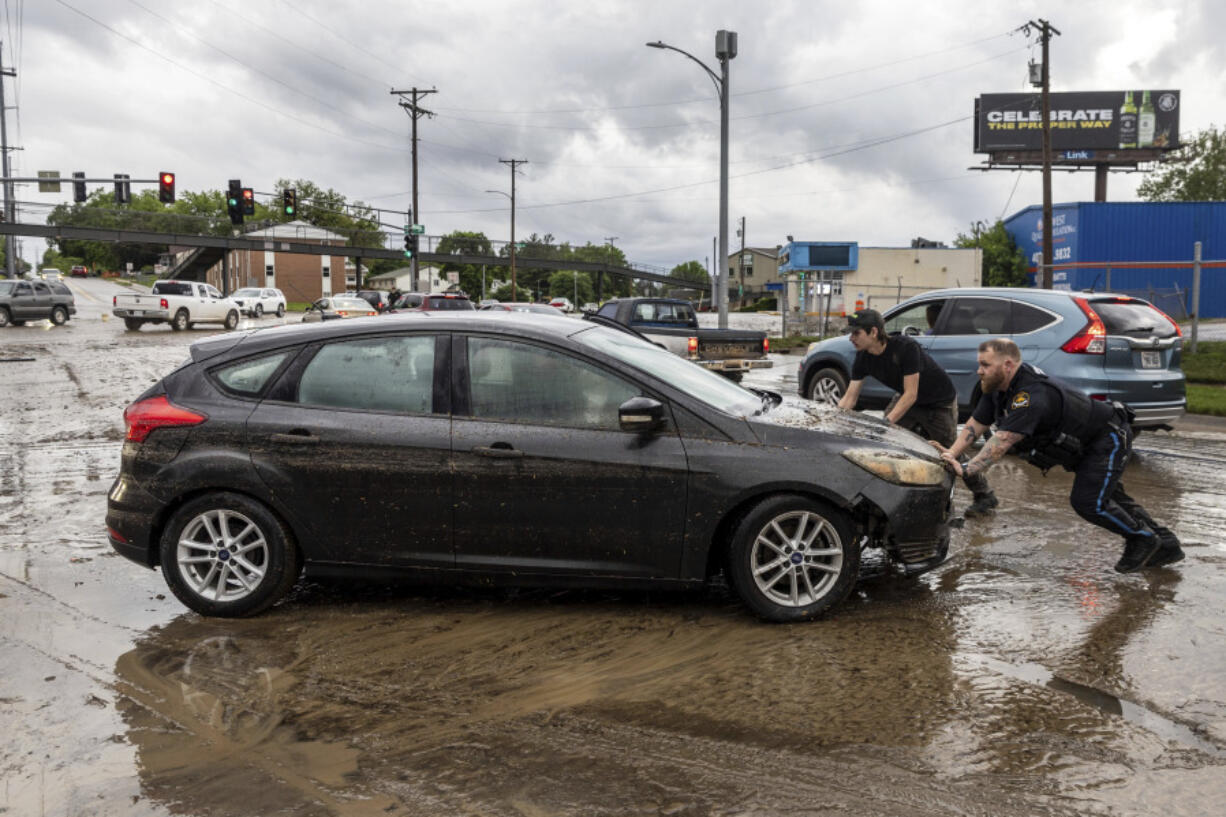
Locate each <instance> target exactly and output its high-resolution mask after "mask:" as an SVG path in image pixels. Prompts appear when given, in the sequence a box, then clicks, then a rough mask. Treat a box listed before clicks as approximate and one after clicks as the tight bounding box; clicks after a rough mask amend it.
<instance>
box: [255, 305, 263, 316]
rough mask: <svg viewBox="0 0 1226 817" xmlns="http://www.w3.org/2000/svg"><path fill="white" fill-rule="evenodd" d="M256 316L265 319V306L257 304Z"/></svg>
mask: <svg viewBox="0 0 1226 817" xmlns="http://www.w3.org/2000/svg"><path fill="white" fill-rule="evenodd" d="M255 316H256V317H257V318H262V317H264V304H256V305H255Z"/></svg>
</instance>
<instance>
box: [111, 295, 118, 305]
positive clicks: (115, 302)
mask: <svg viewBox="0 0 1226 817" xmlns="http://www.w3.org/2000/svg"><path fill="white" fill-rule="evenodd" d="M111 306H119V296H118V295H112V296H111Z"/></svg>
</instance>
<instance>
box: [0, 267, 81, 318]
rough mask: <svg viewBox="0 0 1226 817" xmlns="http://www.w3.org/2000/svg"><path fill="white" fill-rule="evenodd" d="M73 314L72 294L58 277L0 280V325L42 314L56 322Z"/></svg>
mask: <svg viewBox="0 0 1226 817" xmlns="http://www.w3.org/2000/svg"><path fill="white" fill-rule="evenodd" d="M75 314H77V302H76V298H74V297H73V294H72V290H70V289H69V288H68V287H66V286H64V284H62V283H60V282H59V281H22V280H17V279H14V280H0V327H4V326H8V325H9V324H10V323H11V324H13V325H14V326H21V325H22V324H24V323H25V322H26V321H38V320H43V319H44V318H45V319H48V320H50V321H51V322H52V323H53V324H55V325H56V326H59V325H61V324H64V323H67V322H68V319H69V317H71V316H72V315H75Z"/></svg>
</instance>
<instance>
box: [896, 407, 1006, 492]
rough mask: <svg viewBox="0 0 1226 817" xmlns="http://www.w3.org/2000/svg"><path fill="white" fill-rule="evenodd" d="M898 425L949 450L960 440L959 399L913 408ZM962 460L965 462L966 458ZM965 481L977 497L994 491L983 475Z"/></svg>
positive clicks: (972, 476) (908, 410) (973, 475)
mask: <svg viewBox="0 0 1226 817" xmlns="http://www.w3.org/2000/svg"><path fill="white" fill-rule="evenodd" d="M898 397H899V395H897V394H896V395H894V399H893V400H891V401H890V405H889V406H887V407H886V410H885V413H886V414H887V415H888V414H889V413H890V412H891V411H893V410H894V406H895V405H896V404H897V403H898ZM898 425H899V426H900V427H902V428H905V429H907V430H908V431H914V432H915V433H916V434H918V435H920V436H921V437H923V438H924V439H925V440H936V441H937V442H939V443H940V444H941V445H943V446H945V447H946V448H949V447H950V446H951V445H953V444H954V442H955V441H956V440H957V439H958V398H956V397H955V398H954V399H953V400H952V401H951V402H950V403H948V404H946V405H944V406H912V407H911V408H909V409H907V413H906V414H904V415H903V416H902V417H901V418H899V421H898ZM962 459H963V460H965V459H966V457H963V458H962ZM964 481H965V483H966V487H967V489H968V490H970V492H971V493H972V494H974V495H975V496H976V497H979V496H981V495H982V494H986V493H989V492H990V491H991V490H992V489H991V487H989V485H988V481H987V479H986V478H985V477H984V475H983V474H972V475H971V476H969V477H967V478H966V479H965V480H964Z"/></svg>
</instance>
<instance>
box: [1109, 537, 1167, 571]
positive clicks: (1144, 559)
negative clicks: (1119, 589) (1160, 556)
mask: <svg viewBox="0 0 1226 817" xmlns="http://www.w3.org/2000/svg"><path fill="white" fill-rule="evenodd" d="M1161 547H1162V540H1161V539H1159V538H1158V536H1157V535H1156V534H1152V533H1151V534H1150V535H1149V536H1129V537H1126V538H1125V539H1124V555H1123V556H1121V557H1120V560H1119V561H1118V562H1116V563H1115V570H1116V572H1117V573H1132V572H1134V571H1136V570H1140V569H1141V568H1143V567H1145V566H1146V565H1147V564H1149V561H1150V559H1152V558H1153V557H1154V554H1156V553H1157V552H1158V550H1159V549H1160V548H1161Z"/></svg>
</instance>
